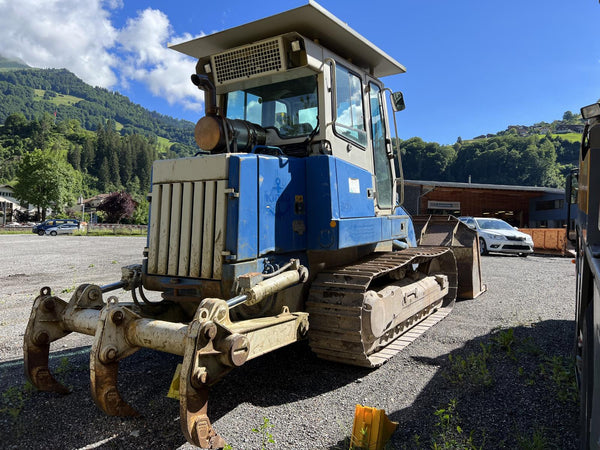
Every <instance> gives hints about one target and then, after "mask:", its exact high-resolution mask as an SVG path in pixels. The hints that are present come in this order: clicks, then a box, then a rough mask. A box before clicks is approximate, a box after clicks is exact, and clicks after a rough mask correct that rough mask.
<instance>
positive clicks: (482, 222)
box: [475, 219, 514, 231]
mask: <svg viewBox="0 0 600 450" xmlns="http://www.w3.org/2000/svg"><path fill="white" fill-rule="evenodd" d="M475 221H476V222H477V225H479V228H481V229H482V230H510V231H514V228H513V227H511V226H510V225H509V224H507V223H506V222H505V221H503V220H491V219H475Z"/></svg>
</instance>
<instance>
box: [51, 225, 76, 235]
mask: <svg viewBox="0 0 600 450" xmlns="http://www.w3.org/2000/svg"><path fill="white" fill-rule="evenodd" d="M78 229H79V226H78V225H77V224H75V223H63V224H60V225H56V226H54V227H50V228H46V231H45V233H46V234H47V235H48V234H49V235H50V236H56V235H57V234H72V233H73V232H75V231H77V230H78Z"/></svg>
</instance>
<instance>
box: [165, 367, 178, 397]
mask: <svg viewBox="0 0 600 450" xmlns="http://www.w3.org/2000/svg"><path fill="white" fill-rule="evenodd" d="M180 374H181V364H177V368H176V369H175V374H174V375H173V379H172V380H171V386H170V387H169V393H168V394H167V397H169V398H174V399H176V400H179V375H180Z"/></svg>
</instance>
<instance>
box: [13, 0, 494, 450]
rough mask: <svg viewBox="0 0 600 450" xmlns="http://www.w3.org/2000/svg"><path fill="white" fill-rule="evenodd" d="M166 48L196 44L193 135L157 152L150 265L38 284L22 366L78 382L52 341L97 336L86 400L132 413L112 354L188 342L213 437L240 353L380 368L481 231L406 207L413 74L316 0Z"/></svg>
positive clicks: (40, 376)
mask: <svg viewBox="0 0 600 450" xmlns="http://www.w3.org/2000/svg"><path fill="white" fill-rule="evenodd" d="M172 48H173V49H174V50H176V51H179V52H182V53H184V54H187V55H190V56H192V57H194V58H196V59H197V64H196V67H195V72H194V73H193V74H192V75H191V82H192V83H193V84H194V85H195V86H197V87H198V89H200V90H202V91H203V93H204V101H205V116H204V117H202V118H201V119H200V120H199V121H198V123H197V124H196V127H195V130H194V134H195V139H196V142H197V144H198V146H199V148H200V151H199V152H198V154H197V155H196V156H194V157H188V158H180V159H172V160H159V161H156V162H155V163H154V165H153V169H152V182H151V189H150V193H149V197H148V198H149V200H150V219H149V232H148V238H147V244H146V247H145V248H144V251H143V257H142V262H141V264H135V265H131V266H126V267H123V268H122V277H121V279H120V280H119V281H115V282H114V283H111V284H108V285H104V286H98V285H95V284H82V285H80V286H78V287H77V288H76V289H75V290H74V292H73V294H72V297H71V298H70V300H68V301H66V300H63V299H61V298H59V297H57V296H55V295H53V294H52V292H51V289H50V288H49V287H43V288H42V289H41V290H40V294H39V295H38V296H37V298H36V299H35V301H34V304H33V308H32V312H31V316H30V319H29V322H28V325H27V329H26V332H25V336H24V363H25V373H26V375H27V377H28V378H29V380H30V381H31V382H32V383H33V385H34V386H36V387H37V388H38V389H40V390H44V391H54V392H58V393H64V394H66V393H68V392H69V390H68V389H67V388H66V387H65V386H63V385H62V384H60V383H59V382H58V381H57V380H56V379H55V378H54V376H53V375H52V373H51V371H50V368H49V366H48V358H49V351H50V350H49V349H50V344H51V343H52V342H54V341H56V340H58V339H60V338H61V337H63V336H65V335H66V334H68V333H70V332H78V333H83V334H87V335H91V336H94V343H93V345H92V347H91V352H90V383H91V394H92V398H93V400H94V401H95V403H96V404H97V405H98V407H99V408H101V409H102V410H103V411H105V412H106V413H107V414H109V415H118V416H128V415H136V414H137V412H136V411H135V410H134V409H133V408H132V407H131V406H130V405H129V404H128V403H127V402H126V401H125V399H124V398H123V397H122V396H121V394H120V392H119V390H118V389H117V376H118V368H119V361H121V360H122V359H123V358H126V357H127V356H129V355H131V354H132V353H134V352H136V351H137V350H139V349H140V348H150V349H155V350H159V351H164V352H169V353H173V354H175V355H179V356H181V357H182V358H183V359H182V364H181V368H180V371H179V378H178V380H179V401H180V420H181V427H182V431H183V433H184V435H185V437H186V438H187V440H188V441H189V442H191V443H192V444H194V445H197V446H200V447H203V448H221V447H223V446H224V445H225V440H224V439H223V438H222V437H221V436H220V435H219V434H218V433H217V431H216V430H215V429H214V427H213V426H212V424H211V422H210V419H209V417H208V397H209V390H210V387H211V386H213V385H214V384H215V383H217V382H218V381H220V380H221V379H223V377H224V376H225V375H226V374H228V373H229V372H230V371H232V369H234V368H235V367H239V366H241V365H242V364H244V363H245V362H246V361H249V360H251V359H254V358H257V357H259V356H261V355H264V354H266V353H268V352H271V351H273V350H276V349H279V348H281V347H284V346H287V345H290V344H293V343H295V342H298V341H300V340H304V339H308V343H309V345H310V348H311V349H312V351H314V352H315V353H316V355H317V356H318V357H320V358H324V359H327V360H332V361H336V362H339V363H343V364H351V365H357V366H364V367H372V368H375V367H378V366H380V365H381V364H383V363H385V362H386V361H387V360H389V359H390V358H391V357H392V356H393V355H394V354H396V353H397V352H398V351H400V350H401V349H402V348H404V347H405V346H406V345H408V344H409V343H410V342H412V341H413V340H414V339H416V338H417V337H418V336H419V335H421V334H422V333H424V332H425V331H426V330H427V329H429V328H430V327H431V326H433V325H434V324H435V323H437V322H438V321H440V320H441V319H443V318H444V317H445V316H446V315H447V314H448V313H449V312H450V310H451V309H452V307H453V305H454V302H455V300H456V299H457V298H475V297H477V296H478V295H479V294H480V293H481V292H483V291H484V290H485V286H484V285H483V284H482V282H481V275H480V260H479V248H478V240H477V235H476V233H475V232H473V231H472V230H470V229H469V228H468V227H467V226H465V225H464V224H462V223H461V222H459V221H458V220H456V219H455V218H452V217H412V218H411V216H410V215H409V214H408V213H407V212H406V210H405V209H404V207H403V206H402V203H403V189H402V186H403V175H402V171H401V163H400V154H399V152H398V151H394V148H393V147H392V144H393V143H394V139H393V137H392V134H391V132H390V125H389V123H390V121H389V116H390V112H389V107H388V103H389V105H390V106H391V108H392V109H393V110H394V112H395V111H400V110H402V109H404V99H403V95H402V93H401V92H392V91H391V90H390V89H388V88H386V87H385V86H384V84H383V83H382V81H381V78H382V77H386V76H391V75H396V74H400V73H403V72H405V68H404V66H402V65H401V64H400V63H398V62H397V61H396V60H395V59H393V58H392V57H391V56H389V55H387V54H386V53H385V52H383V51H382V50H380V49H379V48H378V47H376V46H375V45H374V44H372V43H371V42H369V41H368V40H367V39H365V38H364V37H363V36H361V35H360V34H358V33H357V32H356V31H354V30H353V29H351V28H350V27H349V26H348V25H346V24H345V23H344V22H342V21H341V20H339V19H338V18H336V17H335V16H333V15H332V14H331V13H329V12H328V11H327V10H325V9H324V8H322V7H321V6H320V5H318V4H316V3H314V2H312V1H311V2H309V3H308V4H305V5H303V6H300V7H298V8H295V9H292V10H289V11H286V12H283V13H280V14H277V15H274V16H271V17H267V18H264V19H260V20H258V21H255V22H251V23H247V24H245V25H241V26H238V27H235V28H231V29H227V30H224V31H221V32H217V33H214V34H211V35H208V36H203V37H200V38H197V39H193V40H190V41H188V42H184V43H181V44H177V45H173V46H172ZM393 117H394V124H395V123H396V121H395V115H393ZM396 134H397V133H396ZM396 142H397V139H396ZM117 289H124V290H126V291H131V301H129V302H122V301H119V299H118V298H117V297H116V296H114V295H111V294H110V293H111V292H113V291H115V290H117ZM150 292H153V293H154V294H152V295H151V294H150ZM156 295H159V297H158V299H156Z"/></svg>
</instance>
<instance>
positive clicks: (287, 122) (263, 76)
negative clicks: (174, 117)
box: [172, 2, 405, 211]
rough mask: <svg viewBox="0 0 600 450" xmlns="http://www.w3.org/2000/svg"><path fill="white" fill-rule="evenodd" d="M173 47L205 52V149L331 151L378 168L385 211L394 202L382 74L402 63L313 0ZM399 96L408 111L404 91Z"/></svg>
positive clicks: (201, 134) (199, 69) (199, 137)
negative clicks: (403, 95)
mask: <svg viewBox="0 0 600 450" xmlns="http://www.w3.org/2000/svg"><path fill="white" fill-rule="evenodd" d="M172 48H173V49H175V50H178V51H180V52H182V53H185V54H188V55H190V56H193V57H195V58H198V63H197V65H196V73H195V74H194V75H192V81H193V82H194V84H196V85H197V86H198V87H199V88H200V89H202V90H203V91H204V92H205V110H206V116H205V117H203V118H201V119H200V120H199V121H198V123H197V125H196V130H195V135H196V142H197V143H198V145H199V147H200V148H201V149H203V150H205V151H208V152H210V153H213V154H214V153H238V152H253V153H263V154H272V155H285V156H290V157H307V156H312V155H332V156H334V157H336V158H339V159H340V160H343V161H345V162H348V163H350V164H352V165H355V166H357V167H359V168H361V169H364V170H367V171H368V172H370V173H371V174H372V175H373V181H374V184H375V192H376V193H377V205H378V208H379V210H388V211H391V210H392V209H393V206H394V205H395V204H396V203H397V202H396V201H395V195H396V186H397V182H396V179H397V178H399V177H400V173H399V172H400V167H399V165H397V166H396V165H395V164H394V161H395V160H396V159H397V156H396V155H394V151H393V149H392V138H391V133H390V130H389V126H388V123H389V122H388V112H387V107H386V103H387V102H386V96H385V93H384V91H385V88H384V85H383V83H382V82H381V81H380V80H379V77H383V76H388V75H394V74H399V73H403V72H405V68H404V67H403V66H402V65H401V64H400V63H398V62H397V61H395V60H394V59H393V58H391V57H390V56H388V55H387V54H385V53H384V52H383V51H382V50H380V49H379V48H377V47H376V46H374V45H373V44H372V43H370V42H369V41H367V40H366V39H365V38H364V37H362V36H360V35H359V34H358V33H356V32H355V31H354V30H352V29H351V28H349V27H348V26H347V25H346V24H345V23H343V22H341V21H339V19H337V18H335V17H334V16H333V15H331V14H330V13H329V12H327V11H326V10H324V9H323V8H321V7H320V6H319V5H317V4H316V3H314V2H310V3H309V4H308V5H305V6H302V7H300V8H296V9H295V10H292V11H287V12H284V13H281V14H278V15H275V16H271V17H268V18H265V19H262V20H259V21H257V22H252V23H250V24H246V25H242V26H239V27H236V28H232V29H229V30H225V31H222V32H219V33H215V34H213V35H209V36H204V37H201V38H198V39H195V40H192V41H189V42H184V43H182V44H177V45H174V46H172ZM340 55H343V57H342V56H340ZM391 104H392V109H393V110H394V111H400V110H402V109H404V100H403V97H402V94H401V93H394V94H392V97H391Z"/></svg>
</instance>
